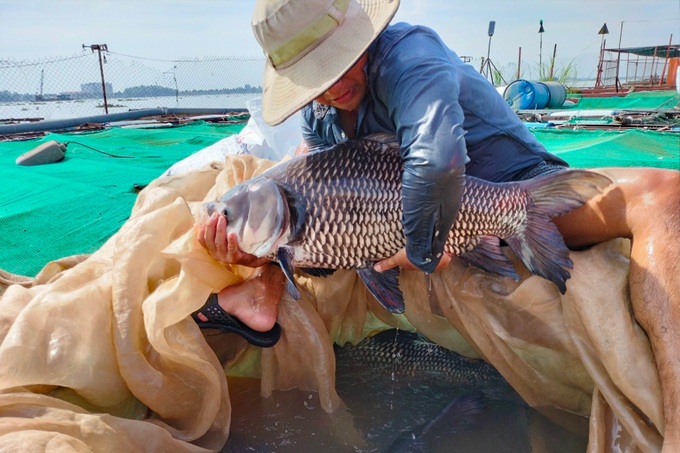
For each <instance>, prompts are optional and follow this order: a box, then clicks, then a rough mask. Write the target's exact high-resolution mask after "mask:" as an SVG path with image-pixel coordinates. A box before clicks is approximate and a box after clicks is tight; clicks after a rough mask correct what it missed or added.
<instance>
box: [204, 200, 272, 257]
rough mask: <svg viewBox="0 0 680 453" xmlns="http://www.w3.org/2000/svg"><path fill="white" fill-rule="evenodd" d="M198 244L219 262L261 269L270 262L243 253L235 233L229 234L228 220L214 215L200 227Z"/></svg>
mask: <svg viewBox="0 0 680 453" xmlns="http://www.w3.org/2000/svg"><path fill="white" fill-rule="evenodd" d="M198 242H200V244H201V245H202V246H203V247H205V248H206V249H207V250H208V253H210V255H211V256H212V257H213V258H215V259H216V260H217V261H221V262H223V263H227V264H240V265H241V266H248V267H260V266H263V265H265V264H267V263H268V262H269V260H268V259H267V258H264V257H262V258H258V257H256V256H255V255H251V254H249V253H245V252H242V251H241V249H239V248H238V239H237V238H236V235H235V234H234V233H230V234H227V219H226V218H225V217H224V216H223V215H220V214H217V213H214V214H213V215H212V216H210V219H208V221H207V222H206V223H203V224H201V225H199V226H198Z"/></svg>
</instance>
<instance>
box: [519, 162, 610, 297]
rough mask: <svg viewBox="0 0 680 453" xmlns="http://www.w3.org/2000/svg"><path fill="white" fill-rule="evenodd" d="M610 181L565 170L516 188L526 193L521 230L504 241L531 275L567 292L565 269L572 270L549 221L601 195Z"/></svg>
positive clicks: (559, 238) (557, 235)
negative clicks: (522, 227) (523, 223)
mask: <svg viewBox="0 0 680 453" xmlns="http://www.w3.org/2000/svg"><path fill="white" fill-rule="evenodd" d="M611 183H612V181H611V180H610V179H609V178H607V177H606V176H604V175H601V174H599V173H595V172H591V171H587V170H567V171H562V172H557V173H551V174H548V175H545V176H539V177H536V178H533V179H530V180H527V181H522V182H520V183H519V184H520V185H521V186H522V187H523V189H525V190H526V191H527V192H528V193H529V198H530V202H529V205H528V207H527V222H526V225H525V229H524V230H523V231H522V232H520V233H519V234H518V235H515V236H511V237H509V238H507V239H506V242H507V243H508V245H510V248H512V250H513V251H514V252H515V253H516V254H517V256H518V257H519V258H520V259H521V260H522V262H523V263H524V265H525V266H526V267H527V269H529V270H530V271H531V272H532V273H534V274H537V275H540V276H542V277H544V278H546V279H548V280H550V281H551V282H553V283H554V284H555V285H556V286H557V287H558V288H559V290H560V292H561V293H562V294H564V293H565V292H566V291H567V286H566V283H565V282H566V280H567V279H569V277H571V274H570V273H569V271H568V270H567V269H571V268H572V267H573V262H572V261H571V259H570V258H569V249H568V248H567V246H566V244H565V243H564V238H563V237H562V235H561V234H560V232H559V230H558V229H557V226H556V225H555V224H554V223H553V222H552V221H551V218H552V217H555V216H558V215H561V214H566V213H567V212H569V211H571V210H572V209H575V208H578V207H580V206H582V205H583V204H585V203H586V202H587V201H588V200H589V199H590V198H592V197H593V196H595V195H597V194H599V193H601V192H602V191H603V190H604V189H605V188H606V187H607V186H608V185H610V184H611Z"/></svg>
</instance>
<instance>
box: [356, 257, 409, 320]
mask: <svg viewBox="0 0 680 453" xmlns="http://www.w3.org/2000/svg"><path fill="white" fill-rule="evenodd" d="M357 274H359V277H361V280H363V282H364V284H365V285H366V288H368V290H369V291H370V292H371V294H373V297H375V298H376V299H377V300H378V302H380V304H381V305H382V306H383V307H385V309H386V310H387V311H389V312H391V313H403V312H404V295H403V294H402V292H401V289H400V288H399V268H398V267H395V268H392V269H389V270H386V271H384V272H378V271H376V270H375V269H373V266H370V267H365V268H362V269H357Z"/></svg>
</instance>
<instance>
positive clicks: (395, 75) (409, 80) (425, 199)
mask: <svg viewBox="0 0 680 453" xmlns="http://www.w3.org/2000/svg"><path fill="white" fill-rule="evenodd" d="M367 52H368V62H367V65H366V68H365V72H366V76H367V83H368V91H367V95H366V96H365V97H364V99H363V101H362V103H361V105H360V106H359V115H358V119H357V126H356V135H357V136H358V137H361V136H365V135H369V134H372V133H376V132H387V133H391V134H394V135H396V136H397V139H398V141H399V144H400V149H401V154H402V157H403V158H404V174H403V185H402V187H403V207H404V218H403V223H404V233H405V235H406V239H407V246H406V251H407V255H408V257H409V259H410V260H411V261H412V262H413V263H414V264H416V265H417V266H418V267H420V268H421V269H422V270H424V271H426V272H430V271H433V270H434V268H435V267H436V264H437V263H438V262H439V258H440V257H441V253H442V251H443V248H444V243H445V241H446V236H447V232H448V231H449V230H450V229H451V227H452V225H453V221H454V220H455V217H456V215H457V212H458V208H459V206H460V199H461V196H462V190H463V184H464V181H463V175H464V173H465V171H467V173H468V174H471V175H473V176H477V177H479V178H483V179H487V180H491V181H509V180H513V179H517V178H518V177H520V176H521V174H522V173H524V172H526V171H527V170H528V169H530V168H531V167H533V166H535V165H536V164H538V163H539V162H541V161H544V160H545V161H548V162H554V163H558V164H562V165H566V163H565V162H564V161H562V160H561V159H559V158H557V157H555V156H553V155H551V154H549V153H548V152H547V151H546V150H545V148H544V147H543V146H542V145H541V144H540V143H539V142H538V141H537V140H536V139H535V137H534V136H533V134H531V132H529V130H528V129H527V128H526V127H525V126H524V124H522V122H521V121H520V120H519V119H518V117H517V115H516V114H515V112H514V111H513V110H512V109H511V108H510V106H509V105H508V103H507V102H506V101H505V100H504V99H503V98H502V96H500V95H499V94H498V92H497V91H496V89H495V88H494V87H493V86H492V85H491V84H490V83H489V82H488V81H487V80H486V79H485V78H484V77H483V76H482V75H481V74H480V73H479V72H477V71H476V70H475V69H474V68H473V67H472V66H471V65H469V64H465V63H463V61H462V60H461V59H460V58H458V56H457V55H456V54H455V53H454V52H453V51H452V50H451V49H449V48H448V47H447V46H446V45H445V44H444V43H443V42H442V40H441V39H440V37H439V36H438V35H437V34H436V33H435V32H434V31H433V30H431V29H429V28H426V27H421V26H412V25H409V24H405V23H399V24H395V25H392V26H389V27H388V28H387V29H385V31H383V33H382V34H381V35H380V36H379V37H378V38H377V39H376V40H375V41H374V42H373V43H372V44H371V46H370V47H369V49H368V51H367ZM315 104H316V103H312V104H310V105H308V106H306V107H305V108H304V109H303V110H302V117H301V118H302V119H301V122H302V135H303V138H304V139H305V141H306V142H307V145H308V146H309V147H310V148H312V149H314V148H325V147H327V146H330V145H334V144H337V143H341V142H343V141H345V140H347V136H346V135H345V133H344V132H343V130H342V128H341V126H340V121H339V117H338V115H337V112H336V110H335V109H334V108H332V107H331V108H328V109H325V108H319V106H318V105H315ZM499 137H500V138H502V139H503V140H502V141H500V142H499V141H498V140H491V139H492V138H499ZM508 141H510V142H512V144H513V146H498V144H499V143H508ZM490 144H493V146H491V145H490ZM466 164H467V165H466Z"/></svg>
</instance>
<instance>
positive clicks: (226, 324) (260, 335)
mask: <svg viewBox="0 0 680 453" xmlns="http://www.w3.org/2000/svg"><path fill="white" fill-rule="evenodd" d="M199 313H202V314H203V316H205V317H206V318H207V319H208V320H207V321H201V320H200V319H198V316H197V315H198V314H199ZM191 316H192V317H193V318H194V321H196V324H198V327H200V328H201V329H218V330H222V331H224V332H231V333H235V334H238V335H240V336H242V337H243V338H245V339H246V340H248V343H250V344H252V345H254V346H259V347H261V348H269V347H271V346H274V345H275V344H276V342H277V341H279V338H281V326H279V324H278V323H276V324H274V327H272V328H271V330H269V331H267V332H259V331H257V330H253V329H251V328H250V327H248V326H247V325H245V324H244V323H243V322H241V321H240V320H239V319H238V318H236V317H234V316H232V315H230V314H229V313H227V312H226V311H224V309H223V308H222V307H220V304H219V303H218V302H217V294H215V293H212V294H211V295H210V296H209V297H208V301H207V302H206V303H205V305H203V307H201V308H200V310H197V311H195V312H194V313H192V314H191Z"/></svg>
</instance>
